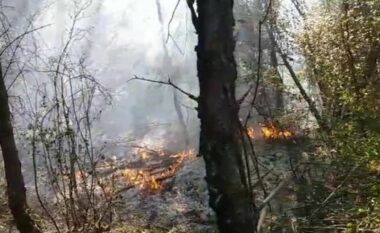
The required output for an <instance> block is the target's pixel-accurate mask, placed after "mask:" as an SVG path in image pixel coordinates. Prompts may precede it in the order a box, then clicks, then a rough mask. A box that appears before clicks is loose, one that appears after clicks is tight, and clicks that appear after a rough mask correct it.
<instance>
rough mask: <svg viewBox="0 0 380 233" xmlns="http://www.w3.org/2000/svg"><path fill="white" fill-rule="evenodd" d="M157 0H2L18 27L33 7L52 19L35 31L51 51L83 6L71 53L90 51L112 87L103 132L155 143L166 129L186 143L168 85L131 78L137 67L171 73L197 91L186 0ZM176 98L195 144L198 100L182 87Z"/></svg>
mask: <svg viewBox="0 0 380 233" xmlns="http://www.w3.org/2000/svg"><path fill="white" fill-rule="evenodd" d="M156 3H157V2H156V0H144V1H136V0H113V1H101V0H92V1H89V0H81V1H79V0H76V1H71V0H30V1H23V0H17V1H15V0H7V1H3V5H7V6H9V8H6V9H7V14H8V16H9V18H10V21H11V22H12V25H17V27H18V28H19V30H20V32H21V31H22V30H23V28H24V25H25V24H26V23H27V21H28V20H31V18H30V16H31V15H37V16H35V17H34V18H33V20H34V27H38V26H41V25H49V26H48V27H47V28H44V29H43V30H40V31H38V32H37V33H36V34H35V35H34V36H35V37H34V40H35V41H37V42H38V47H39V52H41V53H43V55H44V56H46V57H49V56H56V55H58V54H60V53H61V52H62V49H63V47H64V45H65V42H66V41H67V38H68V34H69V33H70V32H69V30H70V27H71V26H72V25H71V24H72V19H73V17H74V15H75V12H77V11H78V10H79V9H81V7H83V14H82V15H81V17H80V19H79V20H78V22H77V23H76V25H75V32H76V33H79V34H80V33H83V38H81V39H80V40H79V39H78V40H77V41H75V42H74V43H73V46H71V48H70V53H71V55H74V56H78V57H80V56H83V54H85V55H86V57H87V62H86V65H87V66H88V67H89V69H91V70H92V71H93V73H94V74H95V77H97V79H98V80H99V82H100V83H101V84H102V85H104V86H105V87H106V88H107V89H108V90H110V91H111V93H112V95H113V102H112V106H108V107H106V108H105V110H104V111H103V114H102V117H101V119H100V120H99V121H98V122H97V124H96V125H95V128H96V131H97V132H98V133H99V134H101V135H103V137H102V139H104V140H112V139H116V138H118V139H120V138H124V137H127V136H131V137H136V138H139V139H140V140H143V141H147V140H148V139H147V138H149V141H150V142H149V143H151V144H157V143H162V141H163V140H164V137H166V140H169V141H170V140H175V142H174V141H173V143H174V144H178V143H180V144H181V143H182V144H183V140H184V139H183V138H182V136H183V135H181V134H182V133H181V131H180V130H179V128H180V122H179V120H178V116H177V113H176V111H175V105H174V102H173V101H174V100H173V91H172V90H171V87H169V86H163V85H158V84H153V83H149V82H143V81H138V80H134V81H130V82H128V80H129V79H131V78H133V77H134V76H135V75H137V76H139V77H144V78H149V79H155V80H167V79H168V78H170V79H171V80H172V81H173V82H174V83H175V84H176V85H178V86H180V87H181V88H183V89H184V90H186V91H187V92H190V93H193V94H194V95H197V93H198V84H197V78H196V64H195V60H196V59H195V53H194V46H195V38H196V36H195V34H194V29H193V27H192V25H191V20H190V19H189V17H188V14H187V8H186V7H187V6H186V2H184V1H181V2H180V3H179V5H178V7H177V8H175V6H176V5H177V3H178V2H177V0H165V1H160V2H159V4H156ZM158 7H159V8H160V9H158ZM174 9H176V11H175V13H174V14H173V11H174ZM158 12H160V15H158ZM20 15H22V16H23V17H20ZM159 19H160V20H159ZM171 19H172V20H171ZM169 22H170V25H169ZM169 30H170V31H169ZM169 34H170V36H169ZM163 38H165V40H163ZM166 38H168V39H167V40H166ZM164 43H165V44H164ZM40 76H41V75H35V77H34V78H33V80H28V83H29V87H30V86H32V84H33V83H35V82H36V80H34V79H40V80H39V81H41V79H42V78H41V77H40ZM178 99H179V102H180V105H181V109H182V111H183V113H184V118H185V120H186V124H187V129H188V130H190V132H189V134H190V136H191V138H193V139H194V140H193V142H192V145H193V146H194V148H195V147H196V143H197V135H198V130H199V127H198V119H197V116H196V112H195V110H193V109H192V108H193V107H194V105H195V103H194V102H192V101H191V100H189V99H188V98H187V97H186V96H183V95H182V94H178ZM170 146H174V145H170Z"/></svg>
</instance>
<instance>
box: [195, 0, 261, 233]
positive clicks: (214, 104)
mask: <svg viewBox="0 0 380 233" xmlns="http://www.w3.org/2000/svg"><path fill="white" fill-rule="evenodd" d="M189 2H191V1H188V3H189ZM189 6H190V8H191V11H192V16H193V17H192V18H193V22H194V24H195V28H196V29H197V32H198V36H199V37H198V46H197V48H196V51H197V56H198V62H197V67H198V78H199V85H200V95H199V107H198V114H199V118H200V121H201V135H200V148H199V153H200V155H201V156H203V157H204V160H205V163H206V180H207V183H208V190H209V195H210V200H209V202H210V206H211V207H212V208H213V209H214V211H215V212H216V216H217V221H218V226H219V231H220V232H221V233H252V232H256V221H255V217H254V216H255V214H254V212H253V204H252V203H253V202H252V201H253V200H251V196H250V194H249V191H248V189H247V187H246V185H245V184H246V174H245V169H244V166H242V150H241V148H242V145H241V138H240V129H241V128H240V122H239V118H238V111H239V105H238V103H237V101H236V99H235V80H236V78H237V71H236V63H235V59H234V56H233V52H234V49H235V41H234V39H233V26H234V18H233V13H232V10H233V0H197V8H198V17H196V16H195V12H194V9H193V8H192V4H191V3H190V4H189Z"/></svg>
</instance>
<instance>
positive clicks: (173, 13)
mask: <svg viewBox="0 0 380 233" xmlns="http://www.w3.org/2000/svg"><path fill="white" fill-rule="evenodd" d="M180 2H181V0H177V4H176V5H175V7H174V10H173V12H172V15H171V17H170V20H169V23H168V36H167V37H166V43H168V41H169V37H170V25H171V23H172V22H173V19H174V15H175V13H176V11H177V9H178V6H179V3H180Z"/></svg>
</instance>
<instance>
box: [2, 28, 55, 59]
mask: <svg viewBox="0 0 380 233" xmlns="http://www.w3.org/2000/svg"><path fill="white" fill-rule="evenodd" d="M48 26H50V24H47V25H44V26H41V27H38V28H34V29H31V30H28V31H25V32H24V33H22V34H21V35H18V36H17V37H15V38H14V39H13V40H12V41H10V42H9V43H8V44H7V45H6V46H5V47H4V48H3V49H2V50H1V52H0V57H1V56H3V54H4V52H5V51H6V50H7V49H8V48H9V47H10V46H11V45H12V44H13V43H14V42H16V41H17V40H19V39H22V38H24V37H25V36H26V35H28V34H30V33H32V32H35V31H38V30H40V29H43V28H46V27H48Z"/></svg>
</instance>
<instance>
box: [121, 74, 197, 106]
mask: <svg viewBox="0 0 380 233" xmlns="http://www.w3.org/2000/svg"><path fill="white" fill-rule="evenodd" d="M133 80H141V81H146V82H151V83H158V84H162V85H167V86H172V87H174V88H175V89H176V90H178V91H179V92H181V93H182V94H184V95H186V96H187V97H189V98H190V99H192V100H194V101H197V102H198V97H196V96H195V95H193V94H190V93H188V92H187V91H184V90H183V89H181V88H180V87H178V86H177V85H175V84H174V83H173V82H172V81H171V80H170V78H169V79H168V81H167V82H164V81H158V80H153V79H147V78H140V77H137V76H136V75H135V77H134V78H131V79H130V80H128V81H127V82H130V81H133Z"/></svg>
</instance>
